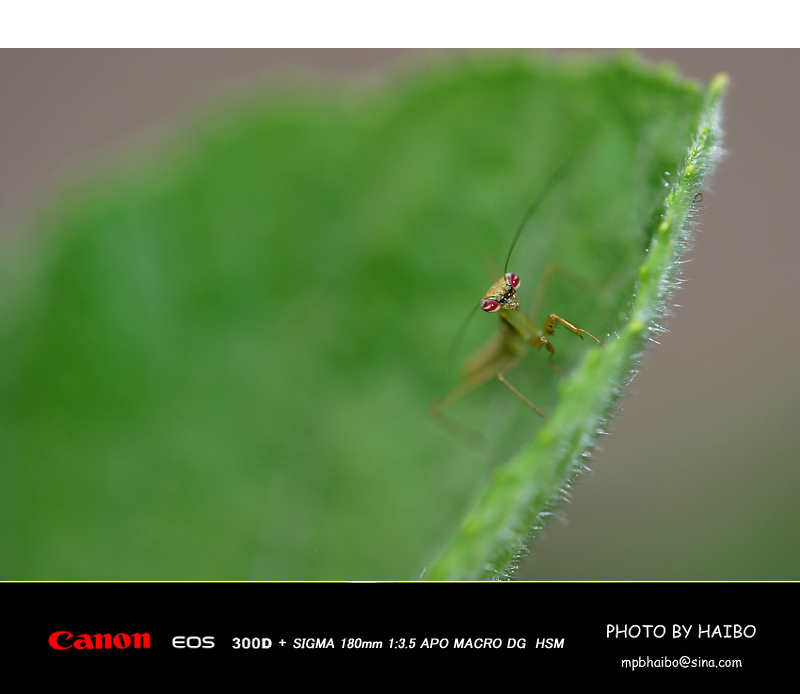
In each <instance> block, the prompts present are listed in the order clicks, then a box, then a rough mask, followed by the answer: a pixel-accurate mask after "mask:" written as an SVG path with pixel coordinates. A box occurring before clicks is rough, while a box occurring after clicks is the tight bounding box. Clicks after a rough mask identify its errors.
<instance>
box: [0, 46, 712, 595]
mask: <svg viewBox="0 0 800 694" xmlns="http://www.w3.org/2000/svg"><path fill="white" fill-rule="evenodd" d="M722 89H723V81H722V80H721V79H720V80H717V81H715V82H714V83H712V85H711V87H710V88H709V90H708V91H704V90H703V89H701V88H700V87H699V86H698V85H697V84H695V83H693V82H686V81H682V80H681V79H679V78H678V76H677V75H676V74H675V73H674V71H673V70H672V69H671V68H669V67H650V66H646V65H642V64H641V63H639V61H638V60H637V59H636V58H635V57H633V56H630V55H621V56H619V57H616V58H613V59H603V60H591V59H582V60H576V59H571V58H569V59H565V60H562V61H560V62H553V61H549V60H546V59H544V58H539V57H531V56H529V55H498V54H491V55H490V56H489V57H486V55H481V54H478V55H477V56H474V57H471V58H468V59H463V60H460V61H459V62H456V63H453V64H445V65H433V66H428V67H425V68H422V67H418V68H416V69H415V70H413V71H409V74H407V75H403V76H402V77H397V78H395V79H394V80H393V81H392V82H391V83H389V84H387V85H384V86H382V87H380V88H373V89H371V90H359V91H356V90H339V91H337V92H336V93H327V92H324V91H322V90H313V89H307V90H299V89H298V90H294V91H285V92H281V93H276V92H270V93H265V94H255V95H253V96H252V98H250V99H249V100H246V101H243V102H240V103H237V104H230V105H228V106H227V107H226V108H225V109H222V110H220V111H219V112H218V113H216V114H215V115H213V116H207V117H205V118H204V119H202V121H199V122H197V123H195V124H193V125H192V126H191V127H189V128H186V129H185V131H184V132H183V133H182V134H180V135H177V136H173V139H172V140H171V141H170V142H169V143H166V144H164V145H163V146H162V148H161V151H160V152H159V153H157V154H154V155H151V156H150V157H149V158H147V159H146V160H142V159H140V160H138V161H134V162H129V163H127V164H126V165H124V166H120V168H119V169H118V170H115V171H114V170H111V171H107V172H103V175H102V176H97V177H96V179H95V180H94V181H89V182H87V183H84V184H76V185H74V186H73V187H72V188H71V189H69V190H67V191H65V192H64V194H63V195H62V196H61V199H60V201H59V202H58V203H57V204H56V205H55V206H54V207H53V208H51V209H50V210H49V211H48V213H47V214H46V215H43V216H42V218H41V221H40V222H39V223H38V224H37V226H36V228H34V229H32V230H30V231H29V232H28V234H26V238H25V240H26V244H24V245H25V247H24V248H22V249H19V250H17V249H15V250H14V252H13V253H12V252H11V249H7V252H6V254H5V255H6V258H7V259H8V260H9V261H11V262H6V263H5V265H4V268H3V273H2V282H3V287H2V291H1V292H0V296H2V298H1V299H0V353H2V354H3V355H4V357H3V360H2V365H1V366H0V392H2V393H3V397H2V399H1V400H0V445H2V449H3V451H4V457H5V464H4V465H3V478H2V480H1V481H0V482H1V487H2V490H3V491H2V493H3V495H4V498H3V501H2V504H0V508H1V509H2V514H3V516H2V523H3V527H4V528H5V531H4V533H3V537H2V544H1V545H0V565H1V566H2V574H1V575H2V577H3V578H6V579H48V580H51V579H56V580H64V579H128V580H130V579H177V580H180V579H189V580H191V579H207V580H213V579H317V580H319V579H348V580H350V579H389V580H391V579H414V578H418V577H420V576H421V575H423V573H424V575H425V576H426V577H427V578H444V579H462V578H486V577H492V576H498V575H505V574H507V572H508V570H509V566H510V562H511V560H512V559H513V556H514V555H515V554H516V553H517V552H519V551H520V550H521V548H522V547H523V546H524V542H525V539H526V537H527V536H528V534H529V533H530V531H531V529H532V527H533V526H535V525H536V524H538V523H540V522H542V514H543V513H544V512H546V510H547V509H549V508H550V507H551V506H552V504H553V503H554V502H555V501H557V499H558V498H559V496H560V495H561V494H562V493H563V490H564V488H565V486H566V485H568V484H569V482H570V480H571V479H572V478H573V476H574V473H575V471H576V469H577V468H578V466H579V464H580V460H581V456H582V455H583V454H584V453H585V452H586V451H587V450H589V449H590V448H591V446H592V441H593V439H594V436H595V435H596V433H597V431H598V429H599V428H600V427H602V426H603V422H604V421H605V419H606V417H607V415H608V413H609V411H610V409H611V408H612V406H613V401H614V399H615V398H616V397H617V396H618V395H619V392H620V390H621V388H622V387H623V385H624V382H625V381H626V379H627V378H628V377H629V376H628V374H630V373H631V369H632V368H634V366H635V363H636V357H637V355H638V353H639V352H640V351H641V349H642V348H643V344H644V342H645V340H646V338H647V337H648V335H649V334H650V333H651V332H652V331H653V330H654V325H655V322H656V321H657V320H658V316H659V312H660V311H661V309H662V307H663V303H664V300H665V294H666V292H667V290H668V288H669V286H670V284H671V282H672V281H673V280H674V274H675V262H676V257H677V253H678V252H679V251H680V248H681V245H682V244H683V243H684V241H685V230H686V221H687V219H688V218H689V216H690V215H691V213H692V209H693V203H692V201H693V196H694V195H695V193H696V192H697V191H698V190H699V186H700V184H701V182H702V179H703V177H704V176H705V175H706V174H707V172H708V171H709V169H710V168H711V166H712V164H713V160H714V157H715V152H716V150H717V142H718V138H719V133H718V129H717V127H716V124H715V123H716V121H715V119H716V118H717V115H716V114H717V110H718V102H719V99H720V95H721V92H722ZM687 153H688V154H687ZM570 157H576V162H577V163H576V165H575V166H574V167H573V169H572V170H571V171H570V173H569V174H568V175H567V176H566V177H565V178H564V180H563V181H561V182H560V183H559V184H558V185H557V186H556V187H555V188H554V189H553V191H552V192H551V193H550V194H549V195H548V196H547V198H546V200H545V201H544V202H543V204H542V206H541V208H540V209H539V210H537V213H536V215H535V216H534V218H533V219H532V221H531V224H530V225H529V226H528V227H527V228H526V229H525V231H524V232H523V234H522V236H521V237H520V241H519V243H518V244H517V246H516V248H515V250H514V255H513V258H512V267H510V268H509V269H510V270H513V271H514V272H516V273H517V274H519V275H520V276H521V277H522V278H523V287H522V288H521V290H520V296H521V299H522V301H523V305H524V306H525V307H527V304H528V303H530V302H531V301H532V298H533V295H534V292H535V288H536V284H537V278H538V277H540V276H541V274H542V272H543V271H544V269H545V267H546V266H547V265H548V264H549V263H554V264H556V265H557V266H559V268H561V269H562V270H563V272H560V273H556V274H555V275H554V276H553V279H552V281H551V282H550V283H549V284H548V287H547V292H546V295H545V299H544V302H543V304H542V310H543V311H544V312H546V313H550V312H555V313H558V314H559V315H561V316H563V317H564V318H566V319H567V320H569V321H570V322H572V323H574V324H575V325H577V326H579V327H581V328H584V329H586V330H588V331H589V332H591V333H593V334H594V335H597V336H598V337H599V338H601V339H602V340H603V341H604V342H605V343H606V346H605V347H602V348H601V347H598V346H594V347H593V346H592V345H590V344H588V343H589V342H590V341H588V340H586V341H581V340H579V339H578V338H577V337H575V336H574V335H572V334H570V333H569V332H567V331H566V330H563V329H561V330H559V331H557V332H556V334H555V335H554V336H553V339H552V342H553V344H554V345H555V348H556V358H557V361H558V363H559V365H560V366H561V368H562V373H558V372H556V371H555V370H554V369H552V368H551V367H550V365H549V363H548V360H547V357H546V355H545V354H539V353H533V354H531V355H529V357H528V358H527V359H526V360H525V361H524V362H523V363H522V364H521V365H520V366H519V367H518V368H517V369H515V370H514V371H512V372H511V373H509V375H508V378H509V380H510V381H512V382H513V383H514V385H515V386H516V387H518V388H519V389H520V391H522V392H523V393H524V394H525V395H526V397H528V398H529V399H530V400H531V401H532V402H534V403H535V404H536V405H537V406H539V407H540V408H542V409H543V410H544V411H545V412H547V413H549V414H550V415H551V419H550V420H549V421H548V422H547V423H545V422H544V421H543V420H542V419H541V418H539V417H538V416H537V415H536V414H535V413H534V412H533V411H532V410H531V409H530V408H528V407H527V406H526V405H525V404H524V403H523V402H522V401H521V400H519V399H518V398H516V397H514V396H513V394H511V393H510V392H509V391H508V390H507V389H506V388H504V387H503V386H502V384H500V383H499V382H498V381H497V380H496V379H490V380H489V381H487V383H485V384H484V385H482V386H481V387H480V388H477V389H476V390H475V391H473V392H472V393H470V394H469V395H467V396H465V397H464V398H462V399H461V400H459V401H458V402H455V403H453V405H452V406H451V407H449V408H448V410H447V416H448V418H451V419H452V420H454V421H457V422H458V425H459V426H461V427H464V428H466V429H469V430H471V431H479V432H480V433H481V435H482V439H483V444H482V446H481V447H480V448H479V449H478V450H473V449H471V448H469V447H467V446H465V445H464V441H463V440H461V439H460V438H458V437H453V436H452V435H451V434H449V433H448V432H447V431H445V430H443V429H442V428H441V427H439V426H437V424H436V423H435V422H433V421H432V420H431V419H430V418H429V417H428V416H427V407H428V406H429V405H430V403H431V402H433V401H434V400H435V399H436V398H438V397H440V396H442V395H443V394H444V393H445V392H447V390H448V389H449V388H452V387H453V386H454V385H455V383H456V382H457V381H456V376H457V373H456V372H457V369H455V368H452V367H453V365H452V364H448V365H447V368H445V369H442V361H443V360H445V359H446V357H447V354H448V347H449V345H450V344H451V341H452V339H453V337H454V335H455V334H456V333H457V332H458V329H459V325H461V323H462V321H463V319H464V317H465V316H466V314H467V313H468V312H469V310H470V309H471V308H472V307H473V306H474V305H475V303H476V302H477V301H478V300H479V299H480V298H481V297H482V296H483V293H484V292H485V291H486V289H487V288H488V286H489V285H490V284H491V283H492V282H493V281H494V280H495V279H497V274H496V270H491V271H488V270H487V266H488V267H492V265H494V266H496V267H497V266H499V267H502V263H503V262H504V261H505V255H506V253H507V252H508V246H509V244H510V241H511V237H512V235H513V232H514V230H515V229H516V226H517V224H518V223H519V220H520V219H521V217H522V215H523V214H524V212H525V210H526V209H527V207H528V206H529V205H530V203H531V201H532V199H533V198H534V196H535V195H536V193H537V192H538V191H539V190H540V189H541V188H542V186H543V185H544V184H545V182H546V181H547V180H548V178H549V177H550V176H551V175H552V173H553V172H554V171H555V170H556V169H557V168H558V167H559V166H561V165H562V164H563V163H564V161H566V160H567V159H569V158H570ZM496 330H497V318H496V317H492V316H490V315H488V314H483V313H481V315H477V316H475V318H474V320H473V321H472V322H471V324H470V326H469V329H468V330H467V332H466V334H465V338H464V340H463V345H462V347H461V350H460V351H459V353H458V357H457V359H456V361H461V360H462V359H465V358H467V357H468V356H469V353H470V351H471V350H472V349H474V348H478V347H480V344H481V342H482V341H484V340H486V339H489V338H490V337H491V335H492V334H493V333H494V332H495V331H496ZM471 509H472V510H471ZM465 517H466V518H465ZM442 552H443V554H442ZM440 555H441V557H440V558H439V559H437V557H439V556H440Z"/></svg>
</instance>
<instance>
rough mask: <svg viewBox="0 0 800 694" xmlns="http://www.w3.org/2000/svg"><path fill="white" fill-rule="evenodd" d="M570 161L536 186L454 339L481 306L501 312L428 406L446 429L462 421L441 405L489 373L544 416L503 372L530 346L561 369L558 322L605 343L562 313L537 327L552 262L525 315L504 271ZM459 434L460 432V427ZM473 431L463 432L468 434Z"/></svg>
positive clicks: (515, 281) (515, 283)
mask: <svg viewBox="0 0 800 694" xmlns="http://www.w3.org/2000/svg"><path fill="white" fill-rule="evenodd" d="M571 166H572V160H570V161H568V162H567V163H566V164H564V165H563V166H562V167H561V168H560V169H558V170H557V171H556V172H555V173H554V174H553V176H552V177H551V178H550V180H549V181H548V182H547V184H546V185H545V186H544V188H543V189H542V190H541V191H540V193H539V195H538V196H537V197H536V199H535V200H534V201H533V204H531V206H530V207H529V208H528V211H527V212H526V213H525V216H524V217H523V218H522V222H521V223H520V225H519V227H518V228H517V232H516V234H515V235H514V239H513V240H512V242H511V248H510V249H509V251H508V256H507V257H506V264H505V268H504V269H503V275H502V277H500V279H498V280H497V281H496V282H495V283H494V284H493V285H492V286H491V287H489V291H487V292H486V294H485V295H484V297H483V299H481V300H480V302H479V303H478V304H477V305H476V306H474V307H473V309H472V311H471V312H470V314H469V315H468V316H467V320H465V321H464V323H463V325H462V328H461V331H459V336H458V337H457V338H456V342H458V340H459V338H460V337H461V335H462V333H463V330H464V329H465V328H466V326H467V324H468V323H469V321H470V319H471V318H472V316H473V315H474V314H475V312H476V311H477V310H478V309H479V308H480V309H482V310H483V311H485V312H486V313H496V314H497V315H498V316H499V317H500V330H499V332H498V333H497V335H495V337H494V339H493V340H492V342H491V343H490V344H489V345H488V346H487V347H486V349H485V350H484V351H482V352H481V353H480V354H479V355H478V356H477V357H475V358H474V359H473V360H471V361H470V362H469V363H468V365H467V367H466V370H465V371H466V373H465V376H464V380H463V382H462V383H461V385H459V386H457V387H456V388H455V389H454V390H452V391H450V392H449V393H447V394H446V395H444V396H443V397H441V398H439V399H438V400H436V401H435V402H434V403H433V404H432V405H431V406H430V408H429V412H430V414H431V415H432V416H433V417H435V418H437V419H439V420H440V421H441V422H442V423H443V424H445V425H447V426H448V428H453V429H456V430H462V429H463V428H462V427H461V425H458V424H456V423H455V422H453V421H452V420H450V419H449V418H446V417H445V416H444V415H443V412H442V411H443V410H444V409H445V408H446V407H447V406H448V405H450V404H452V403H453V402H455V401H456V400H459V399H460V398H462V397H463V396H465V395H466V394H467V393H469V392H471V391H472V390H474V389H476V388H477V387H478V386H480V385H482V384H483V383H485V382H486V381H488V380H489V379H491V378H497V379H498V380H499V381H500V382H501V383H502V384H503V385H504V386H505V387H506V388H508V389H509V390H510V391H511V392H512V393H514V395H516V396H517V397H518V398H520V399H521V400H522V401H523V402H524V403H525V404H526V405H528V406H529V407H530V408H531V409H532V410H533V411H534V412H536V414H538V415H539V416H540V417H542V418H543V419H548V417H547V415H546V414H545V413H544V412H542V410H541V409H539V408H538V407H537V406H536V405H534V404H533V403H532V402H531V401H530V400H529V399H528V398H527V397H525V396H524V395H523V394H522V393H521V392H520V391H519V390H517V389H516V388H515V387H514V386H513V385H512V384H511V383H509V382H508V380H507V379H506V374H507V373H508V372H509V371H511V370H512V369H514V368H516V367H517V366H518V365H519V364H520V363H521V362H522V360H523V359H525V357H526V356H527V354H528V346H530V347H533V348H535V349H541V348H542V347H544V348H545V349H546V350H547V351H548V353H549V354H550V363H551V364H552V366H553V367H554V368H555V369H556V370H559V371H560V369H559V367H558V364H556V362H555V360H554V358H553V356H554V354H555V348H554V347H553V345H552V344H551V342H550V340H549V337H550V336H551V335H552V334H553V332H554V330H555V329H556V327H557V326H559V325H562V326H564V327H565V328H566V329H567V330H569V331H570V332H573V333H575V334H576V335H577V336H578V337H580V338H581V339H583V336H584V335H588V336H589V337H590V338H592V339H593V340H594V341H595V342H597V343H598V344H600V345H602V344H603V343H602V342H601V341H600V340H598V339H597V338H596V337H595V336H594V335H592V334H591V333H590V332H588V331H586V330H584V329H583V328H579V327H577V326H575V325H573V324H572V323H570V322H569V321H567V320H565V319H564V318H562V317H561V316H559V315H557V314H555V313H551V314H550V315H549V316H547V318H545V320H544V322H543V323H542V326H541V327H537V326H536V324H535V323H534V321H535V318H536V314H537V312H538V310H539V306H540V304H541V301H542V298H543V296H544V290H545V287H546V286H547V282H548V281H549V279H550V277H551V276H552V274H553V273H554V272H555V271H556V270H557V269H558V268H557V266H555V265H552V264H551V265H548V266H547V268H546V269H545V271H544V273H543V275H542V279H541V281H540V284H539V289H538V291H537V293H536V297H535V299H534V302H533V305H532V307H531V311H530V313H529V315H526V314H525V313H524V312H522V311H520V310H519V298H518V297H517V289H519V286H520V278H519V276H518V275H516V274H514V273H513V272H509V271H508V264H509V262H510V261H511V254H512V252H513V251H514V246H515V245H516V243H517V240H518V239H519V236H520V234H521V233H522V230H523V229H524V228H525V226H526V225H527V223H528V221H529V220H530V218H531V217H532V216H533V213H534V212H535V211H536V209H537V208H538V207H539V205H540V204H541V203H542V201H543V200H544V199H545V197H546V196H547V194H548V193H549V192H550V190H551V189H552V188H553V187H554V186H555V185H556V183H558V182H559V181H560V180H561V179H562V178H563V177H564V176H565V175H566V173H567V171H568V170H569V169H570V168H571ZM460 433H464V431H461V432H460ZM471 433H472V432H467V434H471Z"/></svg>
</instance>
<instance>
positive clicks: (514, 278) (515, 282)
mask: <svg viewBox="0 0 800 694" xmlns="http://www.w3.org/2000/svg"><path fill="white" fill-rule="evenodd" d="M506 281H507V282H508V284H509V285H511V288H512V289H516V288H517V287H519V275H515V274H514V273H513V272H507V273H506Z"/></svg>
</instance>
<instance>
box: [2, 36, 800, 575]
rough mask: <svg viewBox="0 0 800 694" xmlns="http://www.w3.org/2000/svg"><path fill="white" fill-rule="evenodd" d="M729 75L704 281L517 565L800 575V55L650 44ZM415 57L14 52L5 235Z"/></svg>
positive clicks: (686, 296)
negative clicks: (280, 91)
mask: <svg viewBox="0 0 800 694" xmlns="http://www.w3.org/2000/svg"><path fill="white" fill-rule="evenodd" d="M640 53H641V54H642V55H643V56H644V57H645V58H646V59H648V60H650V61H653V62H660V61H662V60H670V61H672V62H674V63H675V64H676V65H677V66H678V68H679V70H680V72H681V73H682V74H683V75H685V76H687V77H694V78H696V79H698V80H700V81H701V82H703V83H706V82H707V81H708V80H709V79H710V78H711V77H712V76H713V75H715V74H716V73H717V72H721V71H725V72H727V73H729V75H730V77H731V86H730V91H729V94H728V99H727V108H726V119H725V125H726V149H727V150H728V156H727V158H726V159H725V160H724V161H723V162H722V163H721V165H720V167H719V169H718V171H717V174H716V175H715V177H714V179H713V180H712V183H711V190H710V191H708V192H706V194H705V200H704V204H705V209H704V212H703V214H702V217H701V219H700V222H701V227H700V228H701V232H700V233H699V234H698V235H697V237H696V243H695V247H694V249H693V250H692V251H691V253H690V256H689V257H690V258H691V259H692V262H690V263H689V264H688V265H687V266H686V267H685V276H686V278H687V279H688V280H689V281H688V282H687V283H686V284H685V285H684V286H683V288H682V289H681V290H680V291H679V292H678V294H677V296H676V297H675V301H676V302H677V303H679V304H681V306H680V308H677V309H676V310H675V311H674V315H672V316H671V317H670V318H669V319H668V320H667V322H666V327H667V328H668V329H669V332H668V333H666V334H665V335H663V336H661V338H660V340H659V341H660V343H661V346H659V347H656V348H655V349H653V350H652V351H651V352H650V353H649V355H648V356H647V358H646V360H645V364H644V368H643V369H642V372H641V373H640V374H639V375H638V376H637V377H636V379H635V381H634V383H633V385H632V386H631V387H630V389H629V394H628V396H627V397H626V398H625V400H624V401H623V403H622V407H623V412H622V416H621V417H619V418H618V419H617V420H616V421H614V422H613V423H612V424H611V432H612V436H609V437H606V438H604V439H603V441H602V442H601V445H602V449H603V450H602V451H600V452H599V453H598V454H597V455H596V456H595V458H594V460H593V462H592V464H591V467H592V470H593V471H594V473H593V474H592V475H591V476H584V477H583V479H582V480H581V481H580V483H579V484H578V485H577V486H576V487H575V488H574V489H573V491H572V494H571V498H572V503H570V504H566V505H562V506H561V507H560V509H559V512H558V514H557V516H556V519H555V521H554V522H553V523H551V525H550V526H549V527H548V528H547V529H546V530H545V531H544V532H542V533H541V534H540V536H539V538H538V540H537V542H536V545H535V547H534V553H533V555H532V557H530V558H529V559H527V560H526V561H525V562H524V564H523V566H522V570H521V572H520V577H521V578H529V579H579V580H597V579H631V580H635V579H652V580H662V579H666V580H670V579H692V580H695V579H696V580H745V579H793V580H796V579H798V578H800V504H798V492H800V465H798V463H799V462H800V427H798V419H799V417H798V414H800V368H798V363H799V362H800V360H798V357H797V356H795V353H796V351H797V349H798V346H799V345H800V339H799V338H800V330H799V328H798V320H797V316H798V307H797V303H796V302H797V298H798V288H799V287H800V283H799V282H798V274H799V273H798V261H800V235H799V234H798V233H797V220H798V218H800V210H799V209H798V207H799V206H798V198H797V195H798V160H799V159H800V157H799V156H798V155H800V136H798V123H799V122H800V108H798V106H800V92H799V91H798V77H799V76H800V70H798V65H800V53H798V52H797V51H793V50H643V51H640ZM424 57H425V56H424V52H422V53H421V52H417V51H402V50H353V51H351V50H150V51H139V50H100V51H98V50H94V51H91V50H70V51H64V50H16V49H4V50H0V105H1V106H0V230H2V233H3V234H11V233H15V230H16V229H20V228H23V227H24V224H25V222H26V220H27V219H28V218H29V217H30V216H31V215H32V214H33V213H34V212H35V210H36V209H37V208H38V207H39V206H40V205H41V204H42V203H44V202H46V201H47V199H48V196H50V195H51V194H52V193H53V192H54V191H56V190H58V184H59V181H60V180H62V178H63V177H65V176H67V175H69V174H71V173H73V172H75V171H78V172H79V171H81V170H85V169H87V168H89V167H91V165H92V163H93V162H95V161H97V160H101V161H104V160H108V159H113V157H114V154H115V152H118V151H120V149H122V148H130V147H131V146H147V143H148V142H152V141H153V137H154V135H158V134H160V133H162V132H168V129H169V128H170V127H172V126H173V125H174V124H175V123H177V122H179V121H180V120H181V118H182V117H184V116H185V115H186V114H191V113H193V112H195V111H196V110H197V109H198V108H207V107H209V104H214V103H220V102H224V100H225V99H226V98H229V97H230V96H232V95H234V94H235V93H236V92H237V91H238V90H246V89H250V88H252V87H253V86H254V85H255V86H259V85H261V86H264V85H265V83H266V85H269V83H270V81H287V80H288V81H292V80H295V79H298V78H302V79H305V78H307V77H309V76H311V77H312V78H314V79H322V80H337V79H353V78H355V79H358V80H362V81H363V80H365V79H366V80H380V79H381V76H382V75H383V74H385V73H386V72H387V71H391V70H392V69H393V68H394V66H395V65H396V64H397V63H400V64H402V63H404V62H407V61H409V60H410V61H414V60H420V59H424Z"/></svg>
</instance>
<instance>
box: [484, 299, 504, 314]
mask: <svg viewBox="0 0 800 694" xmlns="http://www.w3.org/2000/svg"><path fill="white" fill-rule="evenodd" d="M481 308H482V309H483V310H484V311H486V313H494V312H495V311H499V310H500V302H499V301H495V300H494V299H484V300H483V301H481Z"/></svg>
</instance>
